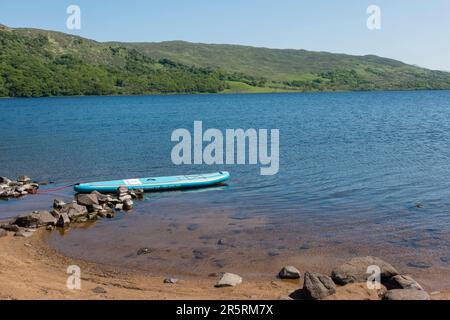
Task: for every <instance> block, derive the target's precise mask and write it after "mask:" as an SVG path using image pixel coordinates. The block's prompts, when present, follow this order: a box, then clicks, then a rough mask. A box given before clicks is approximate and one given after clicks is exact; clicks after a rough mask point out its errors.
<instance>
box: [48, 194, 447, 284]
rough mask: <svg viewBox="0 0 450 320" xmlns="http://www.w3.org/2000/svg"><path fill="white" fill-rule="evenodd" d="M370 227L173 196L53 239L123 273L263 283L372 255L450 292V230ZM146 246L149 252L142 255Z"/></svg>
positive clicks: (70, 252)
mask: <svg viewBox="0 0 450 320" xmlns="http://www.w3.org/2000/svg"><path fill="white" fill-rule="evenodd" d="M189 205H190V204H186V206H189ZM180 212H182V213H181V214H180ZM380 228H381V227H380ZM369 231H370V232H367V233H361V232H360V231H359V230H357V231H354V230H353V229H352V227H351V226H350V225H339V224H329V225H326V224H325V225H322V224H319V225H317V226H314V225H313V226H311V225H310V224H302V223H299V222H298V219H297V218H294V219H290V217H285V219H284V220H283V221H274V220H273V219H270V218H269V217H266V216H262V215H257V214H255V215H242V214H239V213H236V212H234V211H227V210H221V211H214V210H211V208H209V207H207V206H205V207H202V206H201V205H197V206H196V208H195V211H194V212H190V211H188V210H185V208H184V207H182V206H181V207H180V206H179V205H174V204H173V199H158V200H155V199H153V200H152V201H149V202H148V203H145V202H143V203H139V202H138V203H137V204H136V208H135V209H134V210H133V211H131V212H129V213H121V214H119V215H118V216H117V217H116V218H115V219H112V220H100V221H98V222H95V223H91V224H86V225H78V226H75V227H71V228H70V229H69V230H66V231H65V232H53V233H51V234H50V235H49V244H50V246H51V247H52V248H54V249H56V250H57V251H58V252H60V253H61V254H63V255H65V256H69V257H72V258H75V259H82V260H86V261H91V262H95V263H101V264H105V265H111V266H114V267H115V268H117V269H118V270H122V271H126V272H128V271H134V272H145V273H146V274H149V275H153V276H161V275H163V276H166V277H172V276H173V277H183V276H195V277H205V276H207V275H208V274H210V273H217V272H233V273H237V274H240V275H242V276H244V277H246V278H247V279H264V280H266V281H272V280H275V279H276V274H277V272H278V271H279V270H280V269H281V268H282V267H283V266H285V265H294V266H296V267H297V268H298V269H299V270H301V271H302V272H305V271H314V272H321V273H324V274H330V273H331V271H332V269H333V268H334V267H337V266H339V265H340V264H342V263H344V262H346V261H347V260H349V259H350V258H352V257H357V256H367V255H372V256H377V257H380V258H382V259H383V260H385V261H388V262H391V263H392V264H393V265H394V266H395V267H396V268H397V269H398V270H399V271H400V272H402V273H404V274H409V275H411V276H413V277H414V278H415V279H416V280H417V281H419V283H421V284H422V286H423V287H424V288H425V289H426V290H428V291H429V292H433V291H442V290H450V268H449V261H448V260H446V259H445V257H447V256H450V249H449V248H448V247H445V243H448V242H449V235H446V234H442V235H440V237H439V238H438V239H437V238H436V234H435V233H433V232H431V231H430V234H426V233H423V234H421V235H420V236H419V235H417V234H408V233H405V232H402V231H401V228H399V229H398V230H396V229H395V228H392V229H390V230H386V227H382V229H380V230H377V229H374V228H372V229H371V230H369ZM377 232H384V233H389V234H391V236H390V237H389V239H386V241H385V242H371V236H372V234H376V233H377ZM141 248H147V249H149V250H150V253H148V254H145V255H139V254H138V251H139V249H141Z"/></svg>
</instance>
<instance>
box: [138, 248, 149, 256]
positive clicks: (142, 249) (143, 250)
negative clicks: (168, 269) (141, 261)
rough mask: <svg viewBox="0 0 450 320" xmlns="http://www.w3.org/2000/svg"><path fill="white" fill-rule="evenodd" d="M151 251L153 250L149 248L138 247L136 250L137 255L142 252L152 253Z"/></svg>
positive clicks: (140, 254) (142, 253)
mask: <svg viewBox="0 0 450 320" xmlns="http://www.w3.org/2000/svg"><path fill="white" fill-rule="evenodd" d="M152 252H153V250H152V249H149V248H140V249H139V250H138V251H137V255H138V256H142V255H144V254H149V253H152Z"/></svg>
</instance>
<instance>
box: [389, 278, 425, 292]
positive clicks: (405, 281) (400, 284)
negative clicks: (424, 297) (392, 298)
mask: <svg viewBox="0 0 450 320" xmlns="http://www.w3.org/2000/svg"><path fill="white" fill-rule="evenodd" d="M385 285H386V288H388V289H416V290H423V288H422V286H421V285H420V284H419V283H418V282H417V281H416V280H414V279H413V278H411V277H410V276H406V275H396V276H394V277H392V278H391V279H389V280H388V281H387V282H386V284H385Z"/></svg>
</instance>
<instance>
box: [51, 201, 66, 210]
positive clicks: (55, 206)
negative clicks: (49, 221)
mask: <svg viewBox="0 0 450 320" xmlns="http://www.w3.org/2000/svg"><path fill="white" fill-rule="evenodd" d="M65 205H66V203H65V202H64V201H62V200H57V199H55V200H53V209H56V210H61V209H62V207H64V206H65Z"/></svg>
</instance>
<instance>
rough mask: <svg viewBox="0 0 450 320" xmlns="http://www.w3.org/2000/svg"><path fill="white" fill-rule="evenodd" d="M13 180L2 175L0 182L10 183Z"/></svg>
mask: <svg viewBox="0 0 450 320" xmlns="http://www.w3.org/2000/svg"><path fill="white" fill-rule="evenodd" d="M11 182H12V181H11V180H10V179H8V178H7V177H0V184H6V185H9V184H10V183H11Z"/></svg>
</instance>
